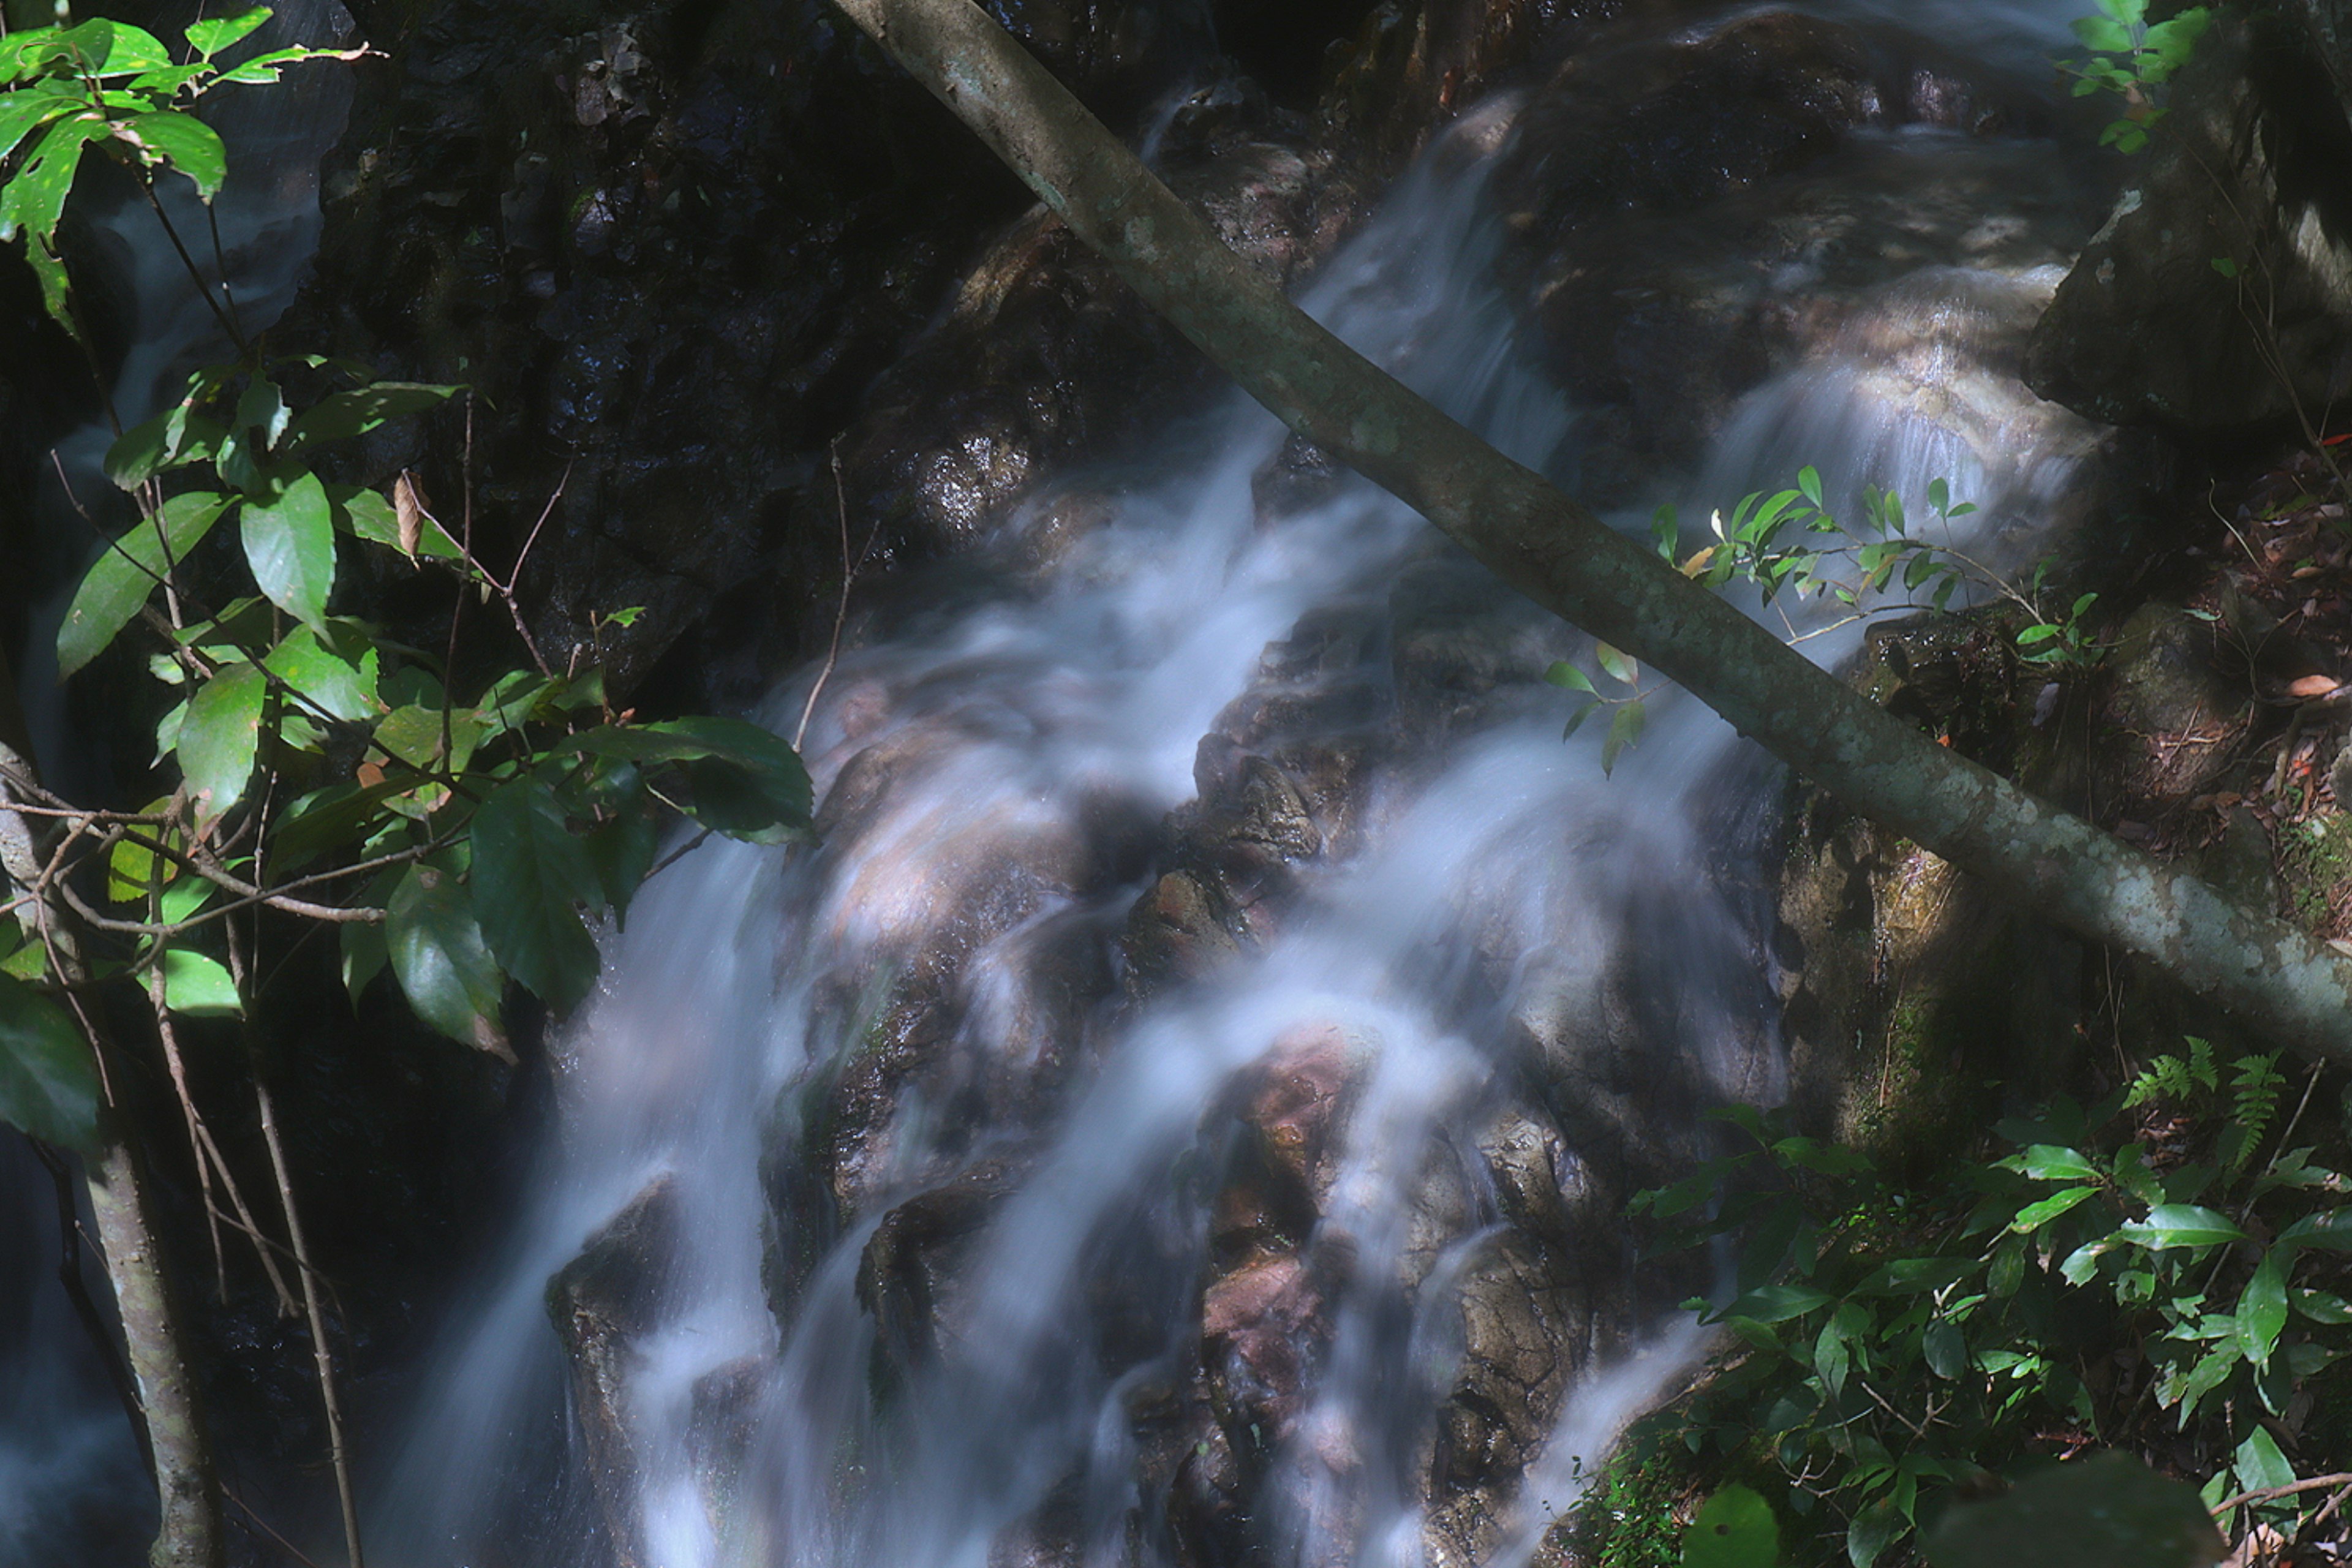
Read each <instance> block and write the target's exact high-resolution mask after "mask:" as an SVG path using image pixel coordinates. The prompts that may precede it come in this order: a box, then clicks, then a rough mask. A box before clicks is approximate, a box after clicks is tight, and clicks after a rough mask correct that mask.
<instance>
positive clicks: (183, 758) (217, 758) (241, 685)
mask: <svg viewBox="0 0 2352 1568" xmlns="http://www.w3.org/2000/svg"><path fill="white" fill-rule="evenodd" d="M268 689H269V683H268V680H267V679H265V678H264V677H263V675H262V673H261V671H260V670H259V669H258V668H256V667H255V666H253V665H250V664H236V665H231V666H229V667H228V668H226V669H223V670H221V671H219V672H218V673H216V674H215V675H214V676H213V678H212V679H209V680H207V681H205V684H204V686H203V688H202V689H200V690H198V691H197V693H196V694H195V695H194V697H192V698H190V699H189V700H188V711H187V716H186V717H185V718H184V719H182V720H181V721H180V740H179V752H180V774H181V776H182V777H183V778H184V779H185V780H186V781H187V784H188V793H189V794H190V795H192V796H193V797H194V802H195V807H196V816H197V818H198V820H200V821H201V820H204V819H205V818H209V817H215V816H220V814H221V813H223V812H225V811H226V810H228V809H229V808H230V807H231V806H233V805H236V803H237V802H238V801H240V800H242V799H244V798H245V786H246V783H247V780H249V779H250V778H252V776H253V763H254V757H255V755H256V754H257V752H259V750H260V747H261V703H262V699H263V698H264V697H265V696H266V695H267V694H268Z"/></svg>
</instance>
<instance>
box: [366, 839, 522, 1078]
mask: <svg viewBox="0 0 2352 1568" xmlns="http://www.w3.org/2000/svg"><path fill="white" fill-rule="evenodd" d="M384 937H385V942H386V945H387V946H388V947H389V948H390V949H391V952H392V969H393V973H394V974H395V975H397V976H398V977H399V980H400V988H401V990H402V991H404V992H405V993H406V994H407V996H408V1005H410V1006H411V1007H413V1008H415V1010H416V1016H418V1017H420V1018H422V1019H424V1020H425V1023H427V1024H429V1025H431V1026H433V1027H434V1028H436V1029H438V1030H439V1031H441V1033H443V1034H445V1035H446V1036H448V1037H450V1038H451V1039H453V1040H457V1041H458V1042H460V1043H461V1044H464V1045H469V1046H475V1047H479V1048H480V1049H483V1050H487V1051H491V1052H495V1053H499V1054H501V1055H503V1054H505V1052H506V1049H507V1043H506V1036H505V1034H504V1033H503V1032H502V1031H501V1030H500V1029H499V1004H500V1002H501V1000H502V999H503V996H504V993H505V990H506V977H505V976H504V975H503V974H501V973H499V966H498V962H497V960H495V959H494V958H492V957H491V956H490V950H489V947H488V944H487V943H485V942H484V941H483V940H482V930H481V926H480V925H479V924H478V922H477V921H476V920H475V918H474V907H473V902H472V900H469V899H467V897H466V896H465V895H464V893H463V892H462V891H460V890H459V889H458V888H457V885H456V883H455V882H454V881H453V880H452V879H450V877H449V876H448V874H447V873H446V872H444V871H441V870H437V869H436V868H433V867H430V866H411V867H410V868H408V869H407V870H406V871H404V872H403V873H402V875H401V879H400V882H399V884H398V885H397V886H396V887H394V889H393V892H392V897H391V899H390V900H388V902H387V903H386V905H385V909H384Z"/></svg>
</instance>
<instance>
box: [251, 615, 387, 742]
mask: <svg viewBox="0 0 2352 1568" xmlns="http://www.w3.org/2000/svg"><path fill="white" fill-rule="evenodd" d="M353 655H356V656H357V657H356V659H354V658H353V657H352V656H353ZM262 663H263V664H264V665H266V666H267V667H268V669H269V673H271V674H272V675H275V676H276V677H278V679H280V680H282V681H284V682H285V683H286V684H287V685H289V686H290V687H292V688H293V689H295V690H296V691H299V692H300V693H301V694H302V695H303V696H304V697H306V698H308V699H309V700H310V701H311V702H313V703H315V704H316V705H317V706H318V707H319V708H320V710H322V711H324V712H326V713H328V714H331V716H333V717H335V718H337V719H342V720H346V721H352V722H357V721H361V720H365V719H372V718H373V717H375V715H376V713H377V712H378V711H379V710H380V706H381V705H380V704H379V703H378V701H377V700H376V651H375V649H374V648H373V647H369V646H368V645H367V644H365V643H363V642H361V641H360V640H359V639H358V638H357V637H355V636H353V635H352V632H351V630H350V628H349V624H348V623H339V624H337V625H336V626H333V627H331V630H330V636H329V640H327V641H321V640H320V636H319V634H318V633H317V632H316V631H314V630H312V629H311V628H310V627H309V626H297V627H295V628H294V629H293V630H292V631H291V632H289V633H288V634H287V636H286V639H285V640H284V641H283V642H281V643H279V644H278V646H277V647H275V648H273V649H271V650H270V652H269V654H268V657H267V658H264V659H263V660H262Z"/></svg>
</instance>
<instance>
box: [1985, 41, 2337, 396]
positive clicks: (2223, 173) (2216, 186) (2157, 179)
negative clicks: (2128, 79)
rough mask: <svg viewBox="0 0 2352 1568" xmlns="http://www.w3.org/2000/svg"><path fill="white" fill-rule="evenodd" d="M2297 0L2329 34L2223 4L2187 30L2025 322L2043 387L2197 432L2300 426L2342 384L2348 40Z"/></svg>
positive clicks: (2035, 383)
mask: <svg viewBox="0 0 2352 1568" xmlns="http://www.w3.org/2000/svg"><path fill="white" fill-rule="evenodd" d="M2304 10H2305V12H2306V13H2307V14H2308V26H2309V27H2310V28H2312V29H2318V30H2319V32H2318V34H2317V37H2322V38H2332V39H2334V40H2335V44H2334V45H2333V47H2320V45H2319V43H2318V42H2316V41H2315V34H2314V32H2313V31H2309V30H2306V28H2305V26H2299V25H2297V24H2296V23H2294V21H2293V20H2291V19H2290V18H2288V17H2286V16H2271V17H2267V18H2264V19H2262V20H2259V21H2253V22H2248V21H2245V20H2242V19H2240V18H2238V17H2236V16H2231V15H2229V14H2226V13H2225V14H2222V15H2221V16H2219V17H2217V19H2216V21H2215V22H2214V24H2213V26H2212V27H2211V28H2210V30H2209V31H2208V32H2207V33H2206V35H2205V37H2203V38H2202V39H2201V40H2200V43H2199V44H2198V46H2197V52H2196V54H2195V55H2194V57H2193V58H2191V59H2190V61H2189V65H2188V66H2187V67H2186V68H2184V69H2183V70H2182V71H2181V73H2180V74H2179V77H2178V78H2177V79H2175V81H2174V82H2173V84H2172V89H2171V90H2172V105H2171V108H2170V110H2169V111H2168V113H2167V114H2166V116H2165V117H2164V119H2163V120H2162V121H2159V122H2158V124H2157V126H2156V127H2155V131H2154V136H2153V139H2152V141H2151V142H2150V143H2149V147H2148V151H2147V162H2146V163H2145V165H2144V166H2141V167H2138V168H2136V169H2135V170H2134V171H2133V177H2132V179H2131V183H2130V185H2129V187H2128V188H2127V189H2126V190H2125V192H2124V194H2123V195H2122V197H2121V198H2120V199H2119V200H2118V201H2117V202H2116V206H2115V210H2114V212H2113V213H2112V215H2111V216H2109V217H2108V219H2107V223H2106V226H2105V227H2104V228H2103V229H2101V230H2100V231H2099V233H2098V234H2097V235H2096V236H2095V237H2094V238H2093V239H2092V241H2091V243H2090V244H2089V245H2088V246H2087V247H2085V248H2084V251H2083V254H2082V257H2081V258H2080V259H2079V260H2078V261H2077V262H2076V263H2075V266H2074V271H2073V272H2072V273H2071V274H2070V275H2069V276H2068V278H2067V279H2066V281H2065V282H2064V284H2063V285H2062V286H2061V287H2060V289H2059V290H2058V295H2057V298H2056V299H2055V300H2053V302H2052V304H2051V307H2050V310H2049V313H2048V314H2047V315H2046V316H2044V317H2043V319H2042V324H2041V326H2040V327H2039V328H2038V329H2037V330H2036V331H2035V333H2034V336H2033V342H2032V349H2031V350H2030V352H2029V353H2028V355H2027V358H2026V379H2027V381H2028V382H2029V383H2030V384H2032V387H2033V389H2034V390H2035V391H2037V392H2039V393H2040V394H2042V395H2043V396H2044V397H2048V398H2053V399H2054V400H2056V401H2058V402H2060V403H2063V404H2065V405H2068V406H2069V407H2072V408H2075V409H2078V410H2080V411H2081V412H2083V413H2084V414H2087V415H2089V416H2092V417H2093V418H2095V419H2100V420H2104V421H2105V422H2107V423H2109V424H2114V425H2146V426H2158V427H2162V428H2165V429H2169V430H2173V431H2178V432H2182V433H2189V434H2196V435H2203V436H2209V437H2210V436H2226V435H2233V434H2240V433H2245V432H2248V431H2251V430H2253V429H2257V428H2260V427H2263V426H2284V427H2286V428H2289V429H2295V430H2297V432H2298V433H2300V427H2301V426H2304V425H2305V424H2309V425H2311V426H2316V424H2317V423H2318V422H2319V421H2321V420H2323V419H2324V418H2325V417H2326V414H2325V411H2326V409H2328V408H2329V407H2331V406H2334V405H2341V404H2342V402H2343V400H2344V398H2345V395H2346V394H2347V392H2352V185H2347V183H2346V180H2345V177H2344V176H2345V171H2346V170H2347V168H2352V122H2347V114H2346V106H2347V102H2352V96H2347V89H2346V86H2345V82H2346V76H2345V74H2344V73H2345V69H2346V64H2347V59H2352V53H2347V50H2346V49H2345V48H2344V47H2342V37H2343V35H2342V33H2341V30H2340V29H2341V28H2342V26H2343V15H2342V7H2341V6H2340V5H2330V4H2326V3H2323V0H2313V3H2312V4H2310V5H2306V6H2305V7H2304ZM2330 28H2333V29H2336V31H2333V32H2330V31H2327V29H2330Z"/></svg>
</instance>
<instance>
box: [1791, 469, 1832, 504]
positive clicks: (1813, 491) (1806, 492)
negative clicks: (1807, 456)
mask: <svg viewBox="0 0 2352 1568" xmlns="http://www.w3.org/2000/svg"><path fill="white" fill-rule="evenodd" d="M1797 493H1798V494H1800V495H1801V496H1803V497H1804V498H1805V499H1806V500H1809V501H1811V502H1812V503H1813V505H1814V506H1815V507H1821V506H1824V505H1826V504H1828V503H1826V502H1825V501H1823V500H1822V471H1821V470H1820V469H1819V468H1814V467H1813V466H1812V465H1811V464H1810V463H1808V464H1806V465H1805V466H1804V467H1803V468H1799V469H1798V470H1797Z"/></svg>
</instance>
